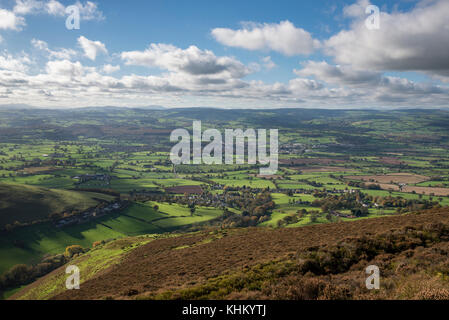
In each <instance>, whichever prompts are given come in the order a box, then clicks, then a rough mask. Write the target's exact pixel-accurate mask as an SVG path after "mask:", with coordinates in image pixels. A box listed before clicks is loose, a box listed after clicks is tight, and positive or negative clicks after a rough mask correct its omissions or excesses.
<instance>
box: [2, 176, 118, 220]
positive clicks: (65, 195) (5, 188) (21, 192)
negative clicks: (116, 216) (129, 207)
mask: <svg viewBox="0 0 449 320" xmlns="http://www.w3.org/2000/svg"><path fill="white" fill-rule="evenodd" d="M97 199H103V200H110V199H112V197H110V196H105V195H100V194H96V193H88V192H77V191H67V190H58V189H47V188H43V187H36V186H29V185H19V184H12V183H0V228H3V227H4V226H5V225H6V224H12V223H14V222H15V221H18V222H20V223H29V222H33V221H35V220H41V219H45V218H48V216H49V215H50V214H52V213H62V212H66V211H72V210H82V209H87V208H89V207H93V206H95V205H97V204H98V203H99V200H97Z"/></svg>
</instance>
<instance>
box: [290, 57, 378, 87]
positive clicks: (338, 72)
mask: <svg viewBox="0 0 449 320" xmlns="http://www.w3.org/2000/svg"><path fill="white" fill-rule="evenodd" d="M294 72H295V73H296V74H297V75H299V76H304V77H309V76H313V77H315V78H317V79H320V80H323V81H325V82H327V83H331V84H351V85H367V84H368V85H372V84H376V83H379V81H380V79H381V73H380V72H375V71H366V70H356V69H353V68H352V67H350V66H340V65H330V64H328V63H327V62H325V61H320V62H317V61H307V62H305V63H304V64H303V69H301V70H294Z"/></svg>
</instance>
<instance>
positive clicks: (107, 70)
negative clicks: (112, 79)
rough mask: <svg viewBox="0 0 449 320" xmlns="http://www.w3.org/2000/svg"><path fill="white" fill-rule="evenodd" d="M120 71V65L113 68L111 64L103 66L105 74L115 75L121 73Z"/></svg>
mask: <svg viewBox="0 0 449 320" xmlns="http://www.w3.org/2000/svg"><path fill="white" fill-rule="evenodd" d="M119 70H120V66H119V65H116V66H113V65H111V64H105V65H104V66H103V72H105V73H114V72H116V71H119Z"/></svg>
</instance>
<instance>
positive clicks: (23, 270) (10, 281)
mask: <svg viewBox="0 0 449 320" xmlns="http://www.w3.org/2000/svg"><path fill="white" fill-rule="evenodd" d="M67 261H68V259H67V258H66V257H65V256H64V255H62V254H59V255H55V256H50V257H46V258H44V259H43V260H42V261H41V262H40V263H39V264H37V265H26V264H18V265H15V266H13V267H12V268H11V269H10V270H8V271H7V272H5V273H4V274H2V275H1V276H0V290H4V289H8V288H14V287H18V286H21V285H25V284H29V283H31V282H33V281H34V280H36V279H37V278H39V277H42V276H44V275H46V274H47V273H49V272H51V271H53V270H55V269H56V268H59V267H60V266H62V265H64V264H65V263H66V262H67Z"/></svg>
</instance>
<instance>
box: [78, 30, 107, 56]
mask: <svg viewBox="0 0 449 320" xmlns="http://www.w3.org/2000/svg"><path fill="white" fill-rule="evenodd" d="M78 44H79V45H80V46H81V48H82V49H83V50H84V55H85V56H86V57H88V58H89V59H90V60H95V59H96V58H97V55H98V54H100V53H103V54H107V53H108V50H107V49H106V46H105V45H104V44H103V43H101V42H100V41H92V40H89V39H87V38H86V37H84V36H80V37H79V38H78Z"/></svg>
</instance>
